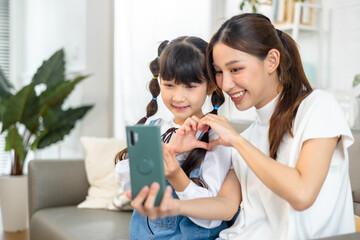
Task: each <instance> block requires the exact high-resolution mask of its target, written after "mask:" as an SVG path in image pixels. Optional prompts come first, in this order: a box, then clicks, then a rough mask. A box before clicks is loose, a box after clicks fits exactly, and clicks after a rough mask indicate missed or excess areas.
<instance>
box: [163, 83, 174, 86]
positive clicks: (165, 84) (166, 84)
mask: <svg viewBox="0 0 360 240" xmlns="http://www.w3.org/2000/svg"><path fill="white" fill-rule="evenodd" d="M164 86H165V87H173V86H174V85H173V84H170V83H164Z"/></svg>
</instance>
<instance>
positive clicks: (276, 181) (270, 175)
mask: <svg viewBox="0 0 360 240" xmlns="http://www.w3.org/2000/svg"><path fill="white" fill-rule="evenodd" d="M206 126H210V127H211V128H212V129H213V130H215V132H216V133H217V134H218V135H219V139H218V140H216V141H215V142H213V143H210V145H211V146H213V145H218V144H222V145H228V146H233V147H234V148H236V149H237V151H238V152H239V153H240V155H241V156H242V158H243V159H244V160H245V162H246V163H247V165H248V166H249V167H250V169H251V170H252V171H253V172H254V173H255V174H256V176H257V177H258V178H259V179H260V180H261V181H262V182H263V183H264V184H265V185H266V186H267V187H268V188H269V189H271V190H272V191H273V192H274V193H276V194H277V195H278V196H280V197H282V198H284V199H285V200H286V201H288V202H289V204H290V205H291V206H292V207H293V208H294V209H295V210H298V211H302V210H305V209H307V208H309V207H310V206H311V205H312V204H313V203H314V201H315V200H316V198H317V196H318V194H319V192H320V189H321V187H322V184H323V183H324V181H325V178H326V175H327V173H328V171H329V167H330V162H331V158H332V155H333V153H334V151H335V147H336V144H337V142H338V138H337V137H334V138H318V139H309V140H307V141H305V142H304V143H303V146H302V149H301V152H300V155H299V159H298V162H297V164H296V166H295V168H292V167H288V166H284V165H283V164H281V163H279V162H277V161H276V160H274V159H272V158H270V157H269V156H266V155H265V154H264V153H262V152H261V151H260V150H258V149H257V148H256V147H255V146H253V145H252V144H251V143H249V142H248V141H247V140H246V139H245V138H243V137H242V136H241V135H239V134H236V131H235V130H233V128H232V127H231V125H230V123H229V122H228V121H227V120H226V119H225V118H224V117H219V116H216V115H207V116H205V117H204V118H203V119H201V120H200V122H199V128H200V129H201V128H206Z"/></svg>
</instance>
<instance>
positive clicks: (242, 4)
mask: <svg viewBox="0 0 360 240" xmlns="http://www.w3.org/2000/svg"><path fill="white" fill-rule="evenodd" d="M244 6H245V2H242V3H241V4H240V10H243V9H244Z"/></svg>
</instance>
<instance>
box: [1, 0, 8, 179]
mask: <svg viewBox="0 0 360 240" xmlns="http://www.w3.org/2000/svg"><path fill="white" fill-rule="evenodd" d="M0 67H1V69H2V70H3V72H4V73H5V75H6V77H7V78H9V76H10V6H9V0H0ZM1 127H2V124H1V122H0V129H1ZM4 149H5V135H4V134H1V133H0V175H2V174H9V171H10V153H9V152H5V151H4Z"/></svg>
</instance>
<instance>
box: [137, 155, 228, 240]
mask: <svg viewBox="0 0 360 240" xmlns="http://www.w3.org/2000/svg"><path fill="white" fill-rule="evenodd" d="M179 162H180V164H182V162H183V161H181V160H180V161H179ZM199 171H200V169H199V168H196V169H194V170H193V171H192V172H191V173H190V177H191V178H197V177H199ZM166 184H167V185H170V183H169V182H168V181H166ZM170 186H171V185H170ZM173 190H174V189H173ZM173 196H174V198H178V196H177V195H176V193H175V191H173ZM227 227H228V226H227V223H226V222H222V223H221V225H220V226H218V227H216V228H212V229H207V228H203V227H200V226H198V225H196V224H195V223H193V222H192V221H191V220H190V219H189V218H188V217H185V216H175V217H165V218H157V219H155V220H150V219H148V218H147V217H146V216H141V215H140V214H139V213H138V212H137V211H136V210H134V212H133V215H132V218H131V222H130V239H132V240H136V239H139V240H140V239H141V240H146V239H149V240H150V239H156V240H168V239H171V240H187V239H196V240H202V239H204V240H205V239H206V240H209V239H216V238H217V237H218V236H219V233H220V231H221V230H223V229H225V228H227ZM150 229H151V231H150Z"/></svg>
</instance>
